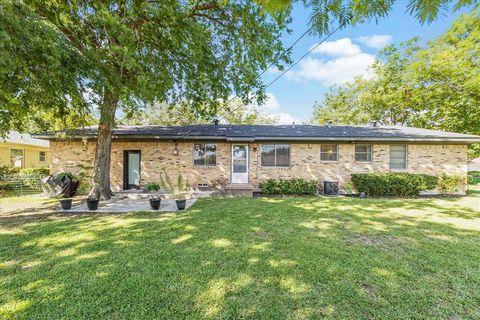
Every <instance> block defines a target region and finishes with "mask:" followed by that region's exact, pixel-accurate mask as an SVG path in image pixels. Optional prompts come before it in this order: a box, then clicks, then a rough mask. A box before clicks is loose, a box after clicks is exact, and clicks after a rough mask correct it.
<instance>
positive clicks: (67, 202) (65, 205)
mask: <svg viewBox="0 0 480 320" xmlns="http://www.w3.org/2000/svg"><path fill="white" fill-rule="evenodd" d="M59 202H60V205H61V206H62V210H70V209H71V208H72V199H62V200H59Z"/></svg>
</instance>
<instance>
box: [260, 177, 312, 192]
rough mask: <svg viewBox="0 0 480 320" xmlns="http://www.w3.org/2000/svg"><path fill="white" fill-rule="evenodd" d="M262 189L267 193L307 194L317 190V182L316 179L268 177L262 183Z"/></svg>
mask: <svg viewBox="0 0 480 320" xmlns="http://www.w3.org/2000/svg"><path fill="white" fill-rule="evenodd" d="M260 189H262V192H263V193H264V194H267V195H305V194H315V193H316V192H317V182H316V181H314V180H310V181H308V180H304V179H291V180H279V181H276V180H274V179H268V180H267V181H265V182H262V183H260Z"/></svg>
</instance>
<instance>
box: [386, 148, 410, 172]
mask: <svg viewBox="0 0 480 320" xmlns="http://www.w3.org/2000/svg"><path fill="white" fill-rule="evenodd" d="M406 169H407V146H406V145H402V144H394V145H391V146H390V170H406Z"/></svg>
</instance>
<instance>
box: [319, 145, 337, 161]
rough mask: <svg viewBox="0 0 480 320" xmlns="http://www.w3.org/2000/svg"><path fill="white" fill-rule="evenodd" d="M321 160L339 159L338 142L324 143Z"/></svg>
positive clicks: (321, 147)
mask: <svg viewBox="0 0 480 320" xmlns="http://www.w3.org/2000/svg"><path fill="white" fill-rule="evenodd" d="M320 160H321V161H337V160H338V145H336V144H322V145H321V146H320Z"/></svg>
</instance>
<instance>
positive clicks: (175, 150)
mask: <svg viewBox="0 0 480 320" xmlns="http://www.w3.org/2000/svg"><path fill="white" fill-rule="evenodd" d="M173 155H174V156H178V142H177V141H175V149H173Z"/></svg>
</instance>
